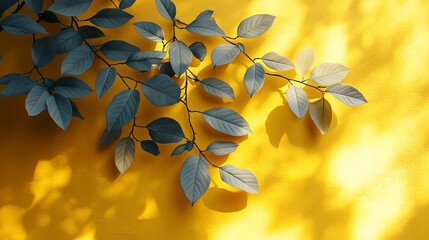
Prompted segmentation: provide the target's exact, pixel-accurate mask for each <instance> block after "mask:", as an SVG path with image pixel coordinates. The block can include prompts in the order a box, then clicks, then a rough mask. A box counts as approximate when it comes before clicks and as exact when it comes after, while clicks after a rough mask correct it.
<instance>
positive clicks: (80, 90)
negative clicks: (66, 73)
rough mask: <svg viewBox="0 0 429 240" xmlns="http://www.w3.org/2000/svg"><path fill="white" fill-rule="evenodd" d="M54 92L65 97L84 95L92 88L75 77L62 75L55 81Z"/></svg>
mask: <svg viewBox="0 0 429 240" xmlns="http://www.w3.org/2000/svg"><path fill="white" fill-rule="evenodd" d="M55 92H56V93H58V94H61V95H63V96H64V97H66V98H81V97H86V96H87V95H88V94H90V93H91V92H92V89H91V88H90V87H89V86H88V84H86V83H85V82H84V81H82V80H80V79H79V78H76V77H62V78H60V79H58V81H57V82H56V83H55Z"/></svg>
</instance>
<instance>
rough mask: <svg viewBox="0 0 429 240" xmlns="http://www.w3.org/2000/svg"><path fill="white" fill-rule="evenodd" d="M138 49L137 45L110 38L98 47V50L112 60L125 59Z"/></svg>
mask: <svg viewBox="0 0 429 240" xmlns="http://www.w3.org/2000/svg"><path fill="white" fill-rule="evenodd" d="M138 51H140V49H139V48H138V47H136V46H134V45H132V44H130V43H128V42H126V41H122V40H111V41H108V42H106V43H104V44H103V45H101V47H100V52H102V53H103V54H104V56H106V57H107V58H108V59H110V60H114V61H118V60H127V59H128V57H130V55H132V54H134V53H136V52H138Z"/></svg>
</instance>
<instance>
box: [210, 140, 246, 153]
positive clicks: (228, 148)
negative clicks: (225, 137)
mask: <svg viewBox="0 0 429 240" xmlns="http://www.w3.org/2000/svg"><path fill="white" fill-rule="evenodd" d="M237 147H238V144H237V143H235V142H230V141H215V142H212V143H210V144H209V145H208V146H207V149H206V151H208V152H211V153H213V154H215V155H217V156H222V155H227V154H230V153H232V152H234V151H235V149H237Z"/></svg>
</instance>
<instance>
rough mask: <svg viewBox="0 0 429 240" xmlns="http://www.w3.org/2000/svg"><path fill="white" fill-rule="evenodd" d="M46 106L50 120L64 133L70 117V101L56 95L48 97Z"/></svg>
mask: <svg viewBox="0 0 429 240" xmlns="http://www.w3.org/2000/svg"><path fill="white" fill-rule="evenodd" d="M46 105H47V106H48V112H49V115H50V116H51V118H52V120H54V122H55V123H56V124H57V125H58V126H59V127H60V128H62V129H63V130H64V131H65V130H67V128H68V127H69V125H70V121H71V117H72V106H71V104H70V101H69V100H68V99H67V98H66V97H64V96H61V95H59V94H56V95H55V96H52V95H50V96H48V98H47V99H46Z"/></svg>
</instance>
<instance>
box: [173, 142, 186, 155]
mask: <svg viewBox="0 0 429 240" xmlns="http://www.w3.org/2000/svg"><path fill="white" fill-rule="evenodd" d="M187 149H188V143H183V144H180V145H179V146H177V147H176V148H174V150H173V152H172V153H171V156H177V155H180V154H182V153H183V152H184V151H186V150H187Z"/></svg>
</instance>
